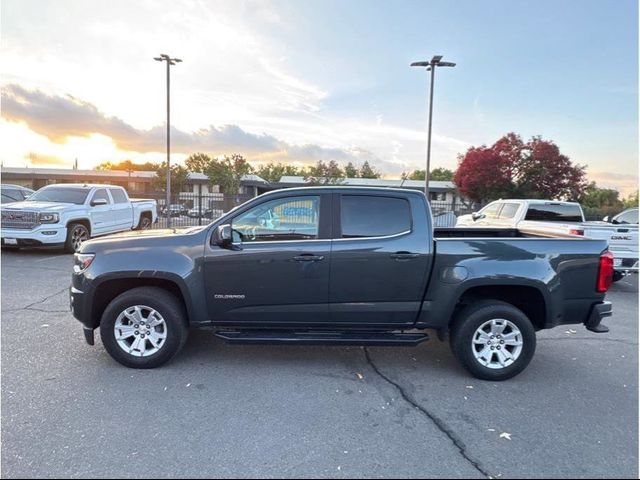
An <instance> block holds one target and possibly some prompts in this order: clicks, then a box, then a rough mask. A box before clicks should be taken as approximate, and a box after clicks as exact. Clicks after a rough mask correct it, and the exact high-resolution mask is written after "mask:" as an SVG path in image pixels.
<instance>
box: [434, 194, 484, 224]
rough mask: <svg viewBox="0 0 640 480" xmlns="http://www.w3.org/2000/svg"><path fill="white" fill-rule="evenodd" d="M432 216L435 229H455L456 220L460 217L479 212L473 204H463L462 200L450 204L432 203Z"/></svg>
mask: <svg viewBox="0 0 640 480" xmlns="http://www.w3.org/2000/svg"><path fill="white" fill-rule="evenodd" d="M430 205H431V214H432V215H433V224H434V226H435V227H450V228H452V227H455V226H456V219H457V218H458V217H459V216H460V215H467V214H469V213H473V212H475V211H477V210H478V207H477V206H475V207H474V205H473V204H471V203H462V202H461V201H460V200H457V199H456V200H455V201H450V202H439V201H433V200H432V201H431V202H430Z"/></svg>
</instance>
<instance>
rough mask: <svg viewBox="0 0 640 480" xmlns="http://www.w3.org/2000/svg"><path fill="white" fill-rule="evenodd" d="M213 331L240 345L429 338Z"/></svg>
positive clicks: (409, 343)
mask: <svg viewBox="0 0 640 480" xmlns="http://www.w3.org/2000/svg"><path fill="white" fill-rule="evenodd" d="M215 335H216V336H217V337H219V338H221V339H223V340H224V341H226V342H227V343H233V344H240V345H260V344H279V345H360V346H380V347H385V346H406V347H415V346H416V345H419V344H420V343H422V342H424V341H426V340H428V339H429V336H428V335H427V334H424V333H390V332H322V331H312V332H306V331H303V332H296V331H293V332H291V331H286V330H232V331H218V332H216V333H215Z"/></svg>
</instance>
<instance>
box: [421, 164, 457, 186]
mask: <svg viewBox="0 0 640 480" xmlns="http://www.w3.org/2000/svg"><path fill="white" fill-rule="evenodd" d="M422 179H423V180H424V177H422ZM429 180H430V181H431V180H433V181H434V182H450V181H452V180H453V170H449V169H448V168H443V167H438V168H435V169H433V170H431V175H429Z"/></svg>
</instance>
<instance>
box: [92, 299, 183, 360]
mask: <svg viewBox="0 0 640 480" xmlns="http://www.w3.org/2000/svg"><path fill="white" fill-rule="evenodd" d="M187 335H188V329H187V321H186V317H185V314H184V309H183V307H182V304H181V303H180V301H179V300H178V299H177V298H176V297H175V296H174V295H172V294H171V293H169V292H168V291H166V290H163V289H161V288H156V287H139V288H134V289H132V290H129V291H128V292H125V293H122V294H121V295H119V296H117V297H116V298H115V299H114V300H112V301H111V303H110V304H109V305H108V306H107V308H106V309H105V311H104V313H103V314H102V321H101V323H100V338H101V339H102V343H103V344H104V347H105V349H106V350H107V352H108V353H109V355H111V357H113V359H114V360H116V361H117V362H119V363H121V364H122V365H124V366H126V367H130V368H155V367H159V366H161V365H163V364H165V363H166V362H168V361H169V360H171V359H172V358H173V357H174V356H175V355H176V354H177V353H178V352H179V351H180V349H181V348H182V347H183V346H184V343H185V342H186V340H187Z"/></svg>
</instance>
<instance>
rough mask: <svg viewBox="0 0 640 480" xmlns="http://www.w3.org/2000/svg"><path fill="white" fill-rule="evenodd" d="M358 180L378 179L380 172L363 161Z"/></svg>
mask: <svg viewBox="0 0 640 480" xmlns="http://www.w3.org/2000/svg"><path fill="white" fill-rule="evenodd" d="M359 176H360V178H380V172H378V171H377V170H376V169H375V168H373V167H372V166H371V165H369V162H368V161H365V162H364V163H363V164H362V167H360V175H359Z"/></svg>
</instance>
